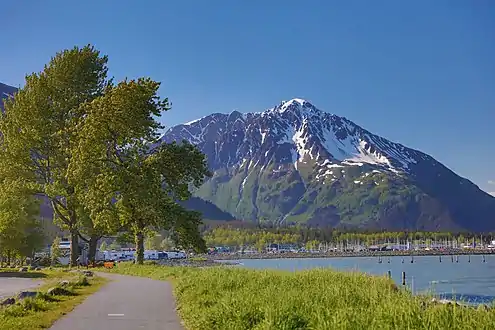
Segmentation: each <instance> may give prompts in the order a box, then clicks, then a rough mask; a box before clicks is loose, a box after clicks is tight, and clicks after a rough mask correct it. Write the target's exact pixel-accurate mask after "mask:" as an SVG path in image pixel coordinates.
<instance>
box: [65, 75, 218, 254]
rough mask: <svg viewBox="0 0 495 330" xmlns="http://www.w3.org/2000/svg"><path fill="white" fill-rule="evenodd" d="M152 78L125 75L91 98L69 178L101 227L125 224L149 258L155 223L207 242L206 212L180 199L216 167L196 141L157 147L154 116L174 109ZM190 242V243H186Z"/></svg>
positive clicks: (198, 243) (182, 237)
mask: <svg viewBox="0 0 495 330" xmlns="http://www.w3.org/2000/svg"><path fill="white" fill-rule="evenodd" d="M158 87H159V83H157V82H155V81H152V80H151V79H138V80H131V81H123V82H121V83H119V84H118V85H116V86H112V87H109V88H108V89H107V90H106V91H105V94H104V95H102V96H101V97H99V98H98V99H95V100H94V101H93V102H91V103H88V104H86V105H85V113H86V117H85V118H84V120H83V121H82V122H81V124H80V125H79V126H78V130H77V131H78V145H77V147H76V148H75V152H74V154H73V162H72V163H71V164H70V166H69V178H70V179H69V182H71V183H72V184H73V185H74V186H75V188H76V194H77V196H78V197H79V200H81V201H82V203H83V204H84V206H85V210H87V211H88V213H89V216H90V218H91V219H92V221H93V222H94V223H95V225H97V226H102V227H104V228H107V230H109V231H111V230H117V228H119V227H120V228H125V229H126V230H127V231H129V232H130V233H132V234H133V235H134V237H135V243H136V255H137V260H138V262H140V263H142V261H143V249H144V238H145V235H146V233H147V232H148V231H149V230H161V229H165V230H171V231H173V232H174V234H175V236H174V237H175V238H176V241H177V243H178V244H181V245H188V244H191V245H194V246H195V247H199V248H200V249H204V242H203V243H202V240H201V237H200V236H199V233H198V229H197V228H198V225H199V224H200V223H201V217H200V215H199V214H197V213H195V212H191V211H186V210H185V209H184V208H183V207H182V206H180V205H178V204H177V203H176V200H185V199H187V198H189V197H190V196H191V194H190V192H189V188H190V186H191V185H192V186H196V187H198V186H199V185H201V184H202V182H203V179H204V177H205V176H206V175H208V174H209V172H208V170H207V166H206V161H205V158H204V155H203V154H202V153H201V152H199V151H198V149H197V148H196V147H194V146H192V145H191V144H188V143H185V142H184V143H182V144H180V145H179V144H175V143H172V144H163V145H160V146H158V147H156V148H154V149H150V143H151V142H153V141H155V140H156V138H157V137H158V131H157V130H158V129H159V128H161V126H160V125H159V123H158V122H157V121H156V120H155V119H154V117H157V116H160V115H161V113H162V112H164V111H167V110H168V109H169V105H168V100H167V99H165V100H160V98H159V97H158V96H157V91H158ZM185 243H186V244H185Z"/></svg>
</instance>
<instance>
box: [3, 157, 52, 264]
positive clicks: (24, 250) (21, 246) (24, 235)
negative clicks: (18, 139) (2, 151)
mask: <svg viewBox="0 0 495 330" xmlns="http://www.w3.org/2000/svg"><path fill="white" fill-rule="evenodd" d="M2 161H3V160H2V159H0V163H1V162H2ZM0 167H1V165H0ZM38 213H39V200H38V199H37V198H36V197H35V196H34V195H33V194H32V191H31V190H30V189H27V188H26V187H25V186H24V185H23V182H22V181H21V180H18V179H17V180H8V179H4V180H1V181H0V254H5V253H9V254H10V255H12V254H17V255H19V256H20V257H31V256H32V255H33V254H34V252H35V251H37V250H39V249H40V248H41V246H42V244H43V233H42V231H41V226H40V222H39V221H38V220H37V219H36V217H37V215H38Z"/></svg>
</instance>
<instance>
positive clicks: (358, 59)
mask: <svg viewBox="0 0 495 330" xmlns="http://www.w3.org/2000/svg"><path fill="white" fill-rule="evenodd" d="M0 15H1V16H0V21H1V28H0V29H1V31H2V33H1V35H2V37H1V41H2V42H1V43H0V63H1V64H0V65H1V66H0V81H1V82H4V83H7V84H12V85H16V86H18V85H22V84H23V79H24V75H25V74H26V73H28V72H32V71H40V70H41V69H42V68H43V64H44V63H46V62H47V61H48V60H49V59H50V56H52V55H53V54H54V53H55V52H57V51H59V50H61V49H64V48H69V47H72V46H74V45H84V44H87V43H92V44H94V45H95V46H96V47H97V48H99V49H100V50H101V51H102V52H103V53H105V54H107V55H109V58H110V69H111V74H112V75H114V76H115V77H116V78H117V79H122V78H124V77H129V78H135V77H138V76H151V77H152V78H154V79H156V80H159V81H162V83H163V84H162V88H161V95H162V96H168V97H169V98H170V99H171V101H172V103H173V109H172V110H171V111H170V112H169V113H167V114H166V115H165V116H164V117H163V122H164V124H166V125H174V124H178V123H181V122H184V121H189V120H192V119H195V118H197V117H201V116H204V115H207V114H209V113H211V112H230V111H232V110H233V109H237V110H239V111H242V112H248V111H261V110H263V109H266V108H268V107H271V106H273V105H275V104H277V103H279V102H280V101H281V100H286V99H290V98H294V97H300V98H306V99H308V100H310V101H311V102H312V103H313V104H314V105H316V106H317V107H318V108H320V109H322V110H325V111H329V112H332V113H335V114H338V115H341V116H345V117H347V118H349V119H351V120H353V121H354V122H356V123H357V124H359V125H361V126H363V127H365V128H367V129H368V130H370V131H372V132H374V133H376V134H379V135H382V136H384V137H386V138H389V139H391V140H394V141H398V142H401V143H404V144H406V145H407V146H410V147H413V148H417V149H420V150H422V151H424V152H427V153H428V154H431V155H432V156H433V157H435V158H437V159H438V160H439V161H441V162H443V163H444V164H445V165H447V166H448V167H450V168H451V169H453V170H454V171H456V172H457V173H459V174H460V175H462V176H465V177H468V178H469V179H471V180H473V181H474V182H475V183H477V184H478V185H479V186H480V187H481V188H482V189H485V190H487V191H495V185H493V184H490V183H489V182H488V181H489V180H495V170H494V169H495V167H494V163H495V146H494V142H495V133H494V132H495V1H493V0H476V1H469V0H417V1H401V0H399V1H393V0H390V1H364V0H362V1H352V0H351V1H343V0H341V1H331V0H322V1H319V0H307V1H302V0H269V1H266V0H264V1H262V0H249V1H245V0H176V1H172V0H170V1H163V0H162V1H66V0H64V1H50V0H47V1H38V0H31V1H22V0H19V1H12V0H8V1H4V0H0Z"/></svg>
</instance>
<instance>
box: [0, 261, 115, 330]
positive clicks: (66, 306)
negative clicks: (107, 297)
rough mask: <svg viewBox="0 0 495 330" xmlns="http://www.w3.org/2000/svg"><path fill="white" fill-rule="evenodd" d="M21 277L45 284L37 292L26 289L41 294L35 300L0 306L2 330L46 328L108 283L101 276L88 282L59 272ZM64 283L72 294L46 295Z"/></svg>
mask: <svg viewBox="0 0 495 330" xmlns="http://www.w3.org/2000/svg"><path fill="white" fill-rule="evenodd" d="M0 273H2V270H0ZM18 277H32V278H42V279H44V282H45V283H44V284H43V285H42V286H40V287H38V288H36V289H35V290H27V291H37V292H39V293H38V295H37V296H36V298H26V299H23V300H21V301H19V302H16V304H15V305H12V306H7V307H0V330H15V329H29V330H34V329H47V328H49V327H50V326H51V325H52V324H53V323H54V322H55V321H56V320H58V319H59V318H61V317H62V316H64V315H65V314H67V313H69V312H70V311H72V310H73V309H74V308H75V307H76V306H77V305H79V304H80V303H81V302H83V300H84V299H86V297H87V296H89V295H90V294H92V293H94V292H96V291H98V290H99V288H100V287H101V286H102V285H103V284H104V283H106V282H107V280H106V279H104V278H101V277H87V278H86V279H87V283H86V281H85V280H84V279H83V277H82V276H81V275H79V274H77V273H72V272H67V271H63V270H57V269H55V270H43V271H37V272H34V271H33V272H31V271H30V272H27V273H18ZM63 280H67V281H69V284H68V285H67V286H65V288H66V289H67V290H68V291H70V292H71V293H72V294H71V295H68V296H48V295H47V294H46V292H47V290H48V289H49V288H52V287H57V286H58V287H60V284H59V283H60V282H61V281H63Z"/></svg>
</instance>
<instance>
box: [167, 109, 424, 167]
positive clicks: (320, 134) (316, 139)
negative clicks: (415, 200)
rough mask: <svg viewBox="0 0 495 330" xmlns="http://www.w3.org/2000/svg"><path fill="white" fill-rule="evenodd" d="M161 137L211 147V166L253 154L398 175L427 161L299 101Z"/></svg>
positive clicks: (219, 117)
mask: <svg viewBox="0 0 495 330" xmlns="http://www.w3.org/2000/svg"><path fill="white" fill-rule="evenodd" d="M227 136H228V137H227ZM226 137H227V138H226ZM161 139H162V140H163V141H166V142H170V141H173V140H181V139H186V140H188V141H189V142H191V143H194V144H196V145H198V146H199V147H200V148H201V149H204V150H205V151H209V152H207V155H208V156H209V159H210V163H211V165H212V166H213V168H216V167H221V166H225V165H227V166H231V165H240V164H242V163H244V162H245V161H246V160H247V159H252V158H254V157H256V158H260V159H261V160H262V161H268V160H270V159H271V157H273V156H274V155H275V157H276V158H277V157H278V158H277V159H276V160H277V161H279V162H288V163H292V164H294V167H295V168H296V169H297V167H298V164H299V163H302V162H304V161H305V160H307V159H311V160H314V161H315V162H317V163H319V165H320V166H322V167H323V168H328V169H330V168H335V167H340V166H341V165H352V166H362V165H363V164H370V165H374V166H376V167H378V168H381V169H383V170H386V171H392V172H395V173H400V172H404V171H405V172H408V171H409V166H410V165H411V164H416V163H417V162H418V161H421V160H431V157H429V156H427V155H425V154H423V153H421V152H419V151H416V150H412V149H409V148H406V147H404V146H403V145H401V144H398V143H393V142H390V141H388V140H386V139H384V138H381V137H379V136H376V135H374V134H371V133H370V132H368V131H366V130H365V129H363V128H361V127H360V126H358V125H356V124H354V123H353V122H351V121H349V120H347V119H346V118H344V117H339V116H336V115H333V114H330V113H327V112H323V111H321V110H318V109H317V108H315V107H314V106H313V105H312V104H311V103H309V102H308V101H305V100H301V99H292V100H290V101H286V102H282V103H281V104H280V105H278V106H276V107H274V108H272V109H269V110H266V111H264V112H261V113H248V114H241V113H239V112H236V111H234V112H232V113H230V114H212V115H210V116H207V117H203V118H201V119H198V120H194V121H192V122H189V123H186V124H183V125H178V126H175V127H173V128H171V129H170V130H169V131H167V132H166V133H165V134H164V135H163V136H162V138H161ZM287 151H288V152H287ZM289 156H290V157H289Z"/></svg>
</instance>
